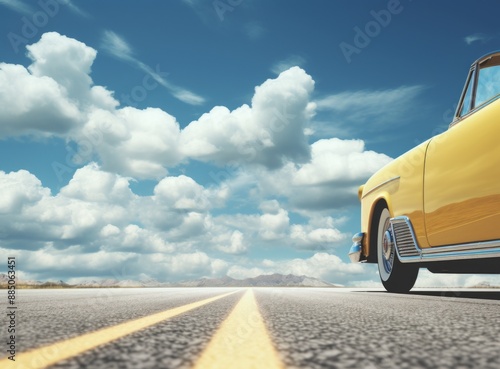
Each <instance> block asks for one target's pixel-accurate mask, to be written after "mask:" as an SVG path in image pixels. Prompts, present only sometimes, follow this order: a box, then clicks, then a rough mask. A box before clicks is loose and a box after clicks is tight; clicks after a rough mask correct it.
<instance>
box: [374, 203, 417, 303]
mask: <svg viewBox="0 0 500 369" xmlns="http://www.w3.org/2000/svg"><path fill="white" fill-rule="evenodd" d="M390 217H391V216H390V213H389V210H387V208H383V209H382V211H381V212H380V215H379V220H378V225H377V263H378V271H379V275H380V280H381V281H382V284H383V285H384V287H385V289H386V290H387V291H388V292H394V293H407V292H408V291H410V290H411V289H412V287H413V286H414V285H415V281H416V280H417V276H418V269H419V268H418V266H417V265H415V264H403V263H401V262H400V261H399V258H398V255H397V253H396V247H395V245H394V242H393V235H392V231H391V228H390V221H389V220H390Z"/></svg>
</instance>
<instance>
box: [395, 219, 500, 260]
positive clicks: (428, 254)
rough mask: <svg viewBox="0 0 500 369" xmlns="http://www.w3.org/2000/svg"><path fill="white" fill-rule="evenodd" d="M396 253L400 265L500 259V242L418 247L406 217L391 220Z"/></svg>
mask: <svg viewBox="0 0 500 369" xmlns="http://www.w3.org/2000/svg"><path fill="white" fill-rule="evenodd" d="M391 227H392V232H393V235H394V240H395V244H396V252H397V254H398V258H399V260H400V261H401V262H402V263H418V262H434V261H453V260H465V259H485V258H496V257H500V240H494V241H483V242H473V243H466V244H460V245H450V246H439V247H431V248H425V249H422V248H420V247H419V245H418V242H417V238H416V237H415V232H414V231H413V226H412V225H411V221H410V219H409V218H408V217H405V216H401V217H395V218H392V219H391Z"/></svg>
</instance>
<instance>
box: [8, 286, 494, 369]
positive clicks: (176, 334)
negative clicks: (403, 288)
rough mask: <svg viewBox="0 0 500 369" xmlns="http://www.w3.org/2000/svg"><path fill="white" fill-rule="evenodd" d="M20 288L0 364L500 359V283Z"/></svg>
mask: <svg viewBox="0 0 500 369" xmlns="http://www.w3.org/2000/svg"><path fill="white" fill-rule="evenodd" d="M17 293H18V296H17V298H18V299H17V305H18V310H17V312H16V338H15V341H16V356H15V358H16V361H15V362H13V361H11V360H8V359H7V357H6V356H5V355H6V350H7V344H6V343H7V339H8V334H7V327H8V321H7V317H6V314H5V313H2V317H1V320H0V323H1V327H0V336H1V337H2V339H1V340H0V342H2V343H3V345H4V347H2V350H1V353H0V358H1V359H0V367H1V368H20V369H23V368H47V367H48V368H60V369H62V368H75V369H76V368H106V369H114V368H167V369H174V368H183V369H184V368H186V369H188V368H194V369H205V368H206V369H210V368H220V369H233V368H234V369H238V368H242V369H244V368H256V369H273V368H356V369H357V368H360V369H379V368H380V369H382V368H398V369H402V368H454V369H462V368H475V369H478V368H491V369H498V368H500V340H499V338H498V332H499V327H500V291H497V292H495V291H489V292H482V291H478V292H472V291H455V292H450V291H416V292H412V293H410V294H407V295H398V294H390V293H386V292H383V291H376V290H348V289H335V288H316V289H315V288H253V289H245V288H242V289H241V288H240V289H238V288H228V289H225V288H171V289H78V290H76V289H67V290H18V291H17ZM2 295H4V297H5V298H2V299H1V300H0V307H1V309H2V311H3V312H5V311H7V310H8V307H7V304H6V303H5V302H6V301H7V298H6V296H7V294H6V291H5V290H3V292H2Z"/></svg>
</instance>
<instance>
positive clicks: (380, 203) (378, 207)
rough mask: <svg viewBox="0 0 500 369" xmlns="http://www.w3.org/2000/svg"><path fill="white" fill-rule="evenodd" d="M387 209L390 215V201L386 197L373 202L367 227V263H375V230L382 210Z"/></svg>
mask: <svg viewBox="0 0 500 369" xmlns="http://www.w3.org/2000/svg"><path fill="white" fill-rule="evenodd" d="M384 209H387V210H389V213H390V214H391V215H392V211H391V208H390V201H388V200H387V197H385V196H381V197H379V198H378V199H377V200H376V201H374V202H373V206H372V208H371V211H370V218H369V219H370V223H369V225H368V240H367V241H368V258H367V262H369V263H377V232H378V230H377V228H378V222H379V220H380V215H381V213H382V210H384Z"/></svg>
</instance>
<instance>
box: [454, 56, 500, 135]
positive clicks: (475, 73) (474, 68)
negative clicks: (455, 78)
mask: <svg viewBox="0 0 500 369" xmlns="http://www.w3.org/2000/svg"><path fill="white" fill-rule="evenodd" d="M494 56H500V50H497V51H494V52H491V53H489V54H486V55H483V56H482V57H480V58H479V59H477V60H476V61H475V62H474V63H472V65H471V67H470V69H469V74H468V75H467V79H466V81H465V85H464V87H463V89H462V94H461V95H460V99H459V100H458V102H459V103H458V106H457V109H456V111H455V116H454V117H453V121H452V122H451V123H450V125H449V127H448V128H451V127H453V126H454V125H456V124H457V123H459V122H460V121H462V120H463V119H465V118H467V117H469V116H470V115H472V114H474V113H475V112H476V111H478V110H479V109H481V108H483V107H484V106H486V105H488V104H489V103H491V102H493V101H495V100H497V99H498V96H497V98H492V99H490V100H488V101H486V102H485V103H483V104H481V105H479V106H476V91H477V84H478V81H479V71H480V69H481V64H483V63H485V62H487V61H488V60H490V59H491V58H493V57H494ZM471 77H473V78H474V81H473V84H474V85H473V91H472V96H471V102H470V109H469V111H468V112H467V114H464V115H462V116H460V111H461V110H462V107H463V103H464V99H465V94H466V92H467V87H468V86H469V82H470V79H471Z"/></svg>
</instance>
